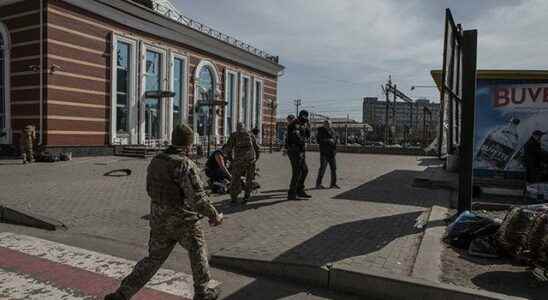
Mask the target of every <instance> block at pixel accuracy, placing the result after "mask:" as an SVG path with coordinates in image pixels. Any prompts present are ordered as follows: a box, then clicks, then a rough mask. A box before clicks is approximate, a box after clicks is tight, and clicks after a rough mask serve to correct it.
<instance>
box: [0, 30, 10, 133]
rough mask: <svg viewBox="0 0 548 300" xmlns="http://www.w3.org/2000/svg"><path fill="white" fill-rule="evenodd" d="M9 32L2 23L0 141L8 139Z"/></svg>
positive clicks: (0, 49)
mask: <svg viewBox="0 0 548 300" xmlns="http://www.w3.org/2000/svg"><path fill="white" fill-rule="evenodd" d="M8 66H9V63H8V33H7V30H6V29H5V26H4V25H3V24H2V23H0V143H3V142H7V141H8V138H9V137H8V135H9V132H7V131H8V130H7V129H8V128H9V126H8V125H9V124H8V123H9V120H8V109H9V106H8Z"/></svg>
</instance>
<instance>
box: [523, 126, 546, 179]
mask: <svg viewBox="0 0 548 300" xmlns="http://www.w3.org/2000/svg"><path fill="white" fill-rule="evenodd" d="M544 134H546V133H545V132H542V131H540V130H535V131H533V134H532V135H531V138H529V140H528V141H527V143H526V144H525V149H524V150H525V151H524V152H525V156H524V157H525V168H526V173H527V182H529V183H535V182H541V181H543V180H545V178H543V177H544V175H545V174H543V172H545V170H543V167H542V164H543V163H546V162H548V152H546V151H543V150H542V145H541V139H542V136H543V135H544Z"/></svg>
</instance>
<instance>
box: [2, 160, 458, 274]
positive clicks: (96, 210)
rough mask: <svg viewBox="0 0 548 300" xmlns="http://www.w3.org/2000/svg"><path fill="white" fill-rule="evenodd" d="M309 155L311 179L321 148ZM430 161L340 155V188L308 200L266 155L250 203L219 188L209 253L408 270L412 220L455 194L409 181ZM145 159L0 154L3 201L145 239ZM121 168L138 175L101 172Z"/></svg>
mask: <svg viewBox="0 0 548 300" xmlns="http://www.w3.org/2000/svg"><path fill="white" fill-rule="evenodd" d="M307 155H308V157H307V161H308V163H309V167H310V175H309V177H308V180H307V184H308V186H310V187H312V186H313V184H314V181H315V177H316V174H317V170H318V165H319V157H318V155H317V154H316V153H310V154H307ZM430 163H431V161H430V160H429V159H425V158H419V157H410V156H388V155H365V154H339V156H338V167H339V170H338V172H339V177H340V181H339V183H340V184H339V185H340V186H341V187H342V189H341V190H310V191H309V193H310V194H312V196H313V198H312V199H311V200H308V201H287V200H286V193H287V185H288V181H289V176H290V169H289V161H288V159H287V157H283V156H282V155H281V154H280V153H274V154H264V155H263V156H262V157H261V160H260V163H259V164H258V165H259V168H260V169H261V171H260V173H261V177H259V178H258V181H259V183H260V184H261V186H262V189H261V191H259V192H258V193H256V194H254V195H253V198H252V200H251V202H250V203H249V204H248V205H247V206H245V207H233V206H230V205H229V203H228V199H229V197H228V195H224V196H215V197H212V199H213V201H214V202H215V203H216V205H217V207H218V208H219V209H220V210H221V211H223V212H224V214H225V216H226V220H225V223H224V224H223V226H220V227H217V228H207V229H206V230H207V232H206V235H207V238H208V246H209V248H210V253H215V254H219V253H222V254H230V255H234V256H240V257H247V258H261V259H269V260H274V261H287V262H297V263H304V264H309V265H315V266H323V265H331V264H337V266H343V267H347V268H350V269H358V270H359V269H365V270H368V271H379V272H385V273H395V274H403V275H408V274H410V272H411V269H412V266H413V262H414V258H415V255H416V252H417V249H418V246H419V243H420V237H421V234H422V231H421V230H420V229H418V228H416V227H415V223H416V222H417V220H420V219H421V218H422V217H424V215H425V213H426V212H427V211H428V209H429V208H430V207H431V206H432V205H433V204H435V203H436V202H437V201H439V199H444V198H445V199H447V197H448V193H447V192H445V191H442V190H440V191H432V190H425V189H419V188H414V187H412V186H411V184H412V180H413V177H414V176H415V175H416V174H418V173H419V172H421V171H423V170H424V169H425V168H426V167H428V165H429V164H430ZM147 164H148V162H147V161H146V160H142V159H130V158H120V157H102V158H79V159H75V160H73V161H71V162H59V163H54V164H34V165H27V166H21V165H19V164H18V163H14V164H13V163H12V162H11V161H0V178H2V180H1V181H0V191H2V192H1V193H0V203H1V204H3V205H6V206H8V207H12V208H16V209H23V210H27V211H31V212H33V213H37V214H43V215H46V216H49V217H52V218H56V219H59V220H61V221H62V222H64V223H65V224H66V225H67V226H68V228H69V231H71V233H73V234H81V235H83V236H86V235H87V236H93V237H101V238H106V239H113V240H116V241H121V242H124V243H126V244H133V245H139V246H142V245H145V244H146V242H147V240H148V221H147V220H146V218H143V217H144V216H146V215H147V214H148V211H149V200H148V197H147V195H146V192H145V185H144V182H145V170H146V166H147ZM122 168H129V169H131V170H132V174H131V175H130V176H127V177H107V176H103V174H104V173H106V172H108V171H111V170H114V169H122ZM327 177H329V176H327ZM324 180H325V182H326V183H327V182H328V178H325V179H324ZM206 227H207V226H206ZM204 228H205V227H204Z"/></svg>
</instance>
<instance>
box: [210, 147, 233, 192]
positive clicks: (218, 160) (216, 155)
mask: <svg viewBox="0 0 548 300" xmlns="http://www.w3.org/2000/svg"><path fill="white" fill-rule="evenodd" d="M225 160H226V159H225V154H224V152H223V149H217V150H215V151H213V153H211V155H210V156H209V158H208V159H207V162H206V170H205V173H206V176H207V177H208V178H209V180H210V182H211V189H212V192H214V193H221V194H222V193H225V186H226V181H227V180H228V181H230V180H232V175H231V174H230V172H229V171H228V169H227V167H226V163H225Z"/></svg>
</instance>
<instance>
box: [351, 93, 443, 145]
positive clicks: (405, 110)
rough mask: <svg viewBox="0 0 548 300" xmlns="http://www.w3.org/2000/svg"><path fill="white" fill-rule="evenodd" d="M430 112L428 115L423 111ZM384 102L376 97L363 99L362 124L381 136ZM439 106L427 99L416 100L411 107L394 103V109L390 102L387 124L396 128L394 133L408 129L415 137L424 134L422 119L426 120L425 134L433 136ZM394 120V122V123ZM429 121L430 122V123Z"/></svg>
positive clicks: (437, 121) (384, 118) (403, 103)
mask: <svg viewBox="0 0 548 300" xmlns="http://www.w3.org/2000/svg"><path fill="white" fill-rule="evenodd" d="M425 108H426V109H427V111H430V112H431V118H430V114H428V112H426V111H425ZM386 109H387V107H386V101H380V100H379V99H378V98H377V97H364V98H363V118H362V121H363V123H367V124H370V125H371V126H373V128H374V131H375V132H377V133H378V134H379V135H382V132H383V130H384V125H385V123H386ZM439 113H440V104H439V103H434V102H431V101H430V100H428V99H417V100H416V101H415V102H414V103H413V105H410V104H409V103H406V102H396V105H395V107H394V105H393V103H392V102H390V105H389V108H388V123H389V124H390V126H394V125H395V126H396V128H395V130H396V132H403V131H404V129H406V130H407V129H410V130H411V132H413V131H414V132H415V135H416V136H417V137H420V136H422V135H423V134H424V133H425V130H424V125H425V122H424V119H425V118H426V127H427V131H428V132H427V134H428V136H429V137H432V136H435V135H434V134H433V133H434V132H435V130H436V129H437V124H438V123H439V118H440V117H439ZM394 119H395V122H394ZM430 120H432V121H431V122H430Z"/></svg>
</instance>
